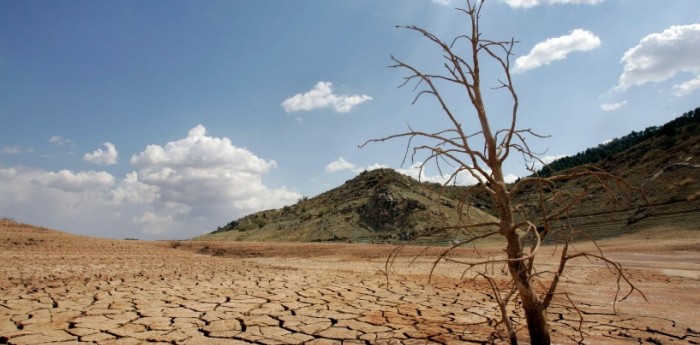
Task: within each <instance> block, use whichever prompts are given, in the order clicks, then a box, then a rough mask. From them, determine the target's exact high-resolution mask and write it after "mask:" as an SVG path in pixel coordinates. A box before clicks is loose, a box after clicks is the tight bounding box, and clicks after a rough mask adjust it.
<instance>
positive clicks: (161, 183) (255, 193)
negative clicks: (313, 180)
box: [131, 125, 300, 224]
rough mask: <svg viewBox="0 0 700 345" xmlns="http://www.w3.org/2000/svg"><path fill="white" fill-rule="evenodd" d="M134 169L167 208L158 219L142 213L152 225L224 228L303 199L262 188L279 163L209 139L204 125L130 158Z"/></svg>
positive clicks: (220, 141)
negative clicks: (205, 223)
mask: <svg viewBox="0 0 700 345" xmlns="http://www.w3.org/2000/svg"><path fill="white" fill-rule="evenodd" d="M131 164H132V165H133V166H134V167H136V168H138V170H137V171H136V175H135V176H134V177H133V179H134V180H136V179H137V180H138V181H140V182H141V183H144V184H146V185H148V186H152V187H155V188H157V190H158V200H157V201H158V202H159V203H160V204H161V205H162V206H163V207H162V211H163V212H161V213H158V215H159V217H149V216H147V215H146V214H145V213H144V216H145V217H146V218H143V217H141V218H138V219H139V221H140V222H145V223H148V224H151V223H153V222H156V221H157V220H158V219H167V220H168V221H170V219H178V218H193V219H203V220H204V219H219V223H220V224H221V222H223V221H230V220H232V219H233V218H235V217H237V216H241V215H243V214H245V213H248V212H253V211H257V210H262V209H267V208H275V207H280V206H283V205H285V204H289V203H292V202H294V201H296V200H297V199H299V197H300V195H299V194H298V193H296V192H293V191H289V190H287V189H285V188H279V189H271V188H268V187H267V186H265V185H264V184H263V182H262V175H263V174H265V173H267V172H268V171H269V170H270V169H272V168H275V167H276V166H277V164H276V163H275V161H266V160H264V159H262V158H259V157H257V156H256V155H255V154H253V153H252V152H250V151H248V150H246V149H243V148H239V147H236V146H235V145H233V143H232V142H231V140H230V139H228V138H216V137H211V136H208V135H207V133H206V128H204V126H202V125H198V126H196V127H194V128H192V129H191V130H190V131H189V133H188V135H187V137H186V138H183V139H180V140H176V141H172V142H169V143H167V144H165V145H164V146H159V145H149V146H148V147H146V149H145V150H143V151H142V152H140V153H138V154H135V155H133V156H132V157H131ZM154 214H155V213H154ZM166 215H168V217H170V218H168V217H165V216H166ZM163 217H165V218H163ZM229 218H230V219H229ZM227 219H228V220H227Z"/></svg>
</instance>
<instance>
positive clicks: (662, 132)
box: [537, 108, 700, 176]
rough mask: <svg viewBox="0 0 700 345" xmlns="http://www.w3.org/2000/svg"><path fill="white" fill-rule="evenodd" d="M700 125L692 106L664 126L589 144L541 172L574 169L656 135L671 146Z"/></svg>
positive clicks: (540, 172)
mask: <svg viewBox="0 0 700 345" xmlns="http://www.w3.org/2000/svg"><path fill="white" fill-rule="evenodd" d="M699 125H700V108H696V109H695V110H691V111H689V112H687V113H685V114H683V115H681V116H680V117H678V118H676V119H674V120H672V121H669V122H668V123H666V124H665V125H663V126H661V127H657V126H651V127H647V128H646V129H645V130H643V131H641V132H636V131H633V132H632V133H630V134H627V135H625V136H623V137H621V138H615V139H613V140H610V141H609V142H606V143H604V144H600V145H598V146H597V147H594V148H589V149H587V150H585V151H583V152H579V153H577V154H575V155H573V156H568V157H562V158H560V159H557V160H555V161H553V162H551V163H549V164H548V165H547V166H545V167H543V168H542V169H540V170H539V171H538V172H537V173H538V175H540V176H551V175H553V174H555V173H557V172H560V171H564V170H567V169H571V168H574V167H577V166H581V165H584V164H595V163H598V162H600V161H602V160H604V159H606V158H608V157H610V156H612V155H614V154H617V153H620V152H623V151H625V150H627V149H629V148H631V147H633V146H635V145H637V144H639V143H641V142H643V141H645V140H648V139H650V138H654V137H661V138H664V140H663V141H662V142H661V145H662V146H663V147H664V148H669V147H671V146H673V145H675V144H676V142H677V141H678V140H683V139H684V138H687V137H688V136H690V135H691V134H693V133H696V132H697V131H698V128H699Z"/></svg>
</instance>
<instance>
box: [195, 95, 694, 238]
mask: <svg viewBox="0 0 700 345" xmlns="http://www.w3.org/2000/svg"><path fill="white" fill-rule="evenodd" d="M583 164H586V165H589V166H592V167H595V168H599V169H602V170H604V171H607V172H610V173H612V174H615V175H617V176H620V177H622V178H623V179H624V180H625V181H626V183H627V184H628V185H629V186H631V187H632V188H634V189H636V190H637V192H635V193H631V194H627V195H619V198H618V200H611V199H610V194H609V193H608V192H609V191H607V190H605V189H599V190H596V191H592V192H591V193H590V194H589V195H588V197H587V198H585V199H584V200H582V201H581V203H580V204H579V205H578V206H577V207H576V208H574V209H572V210H571V212H570V217H569V220H567V221H566V222H565V221H561V222H558V223H556V224H555V228H556V229H562V231H561V233H560V235H561V236H550V237H549V240H550V241H558V240H561V239H562V238H564V237H573V239H574V240H579V239H589V238H594V239H599V238H607V237H614V236H619V235H622V234H625V233H633V232H637V231H640V230H644V229H653V228H659V227H665V228H676V229H679V230H700V108H698V109H695V110H694V111H690V112H688V113H686V114H683V115H682V116H680V117H678V118H677V119H675V120H673V121H670V122H669V123H667V124H665V125H663V126H660V127H649V128H647V129H645V130H644V131H642V132H632V133H630V134H629V135H627V136H625V137H622V138H619V139H614V140H612V141H610V142H608V143H606V144H603V145H600V146H598V147H597V148H593V149H588V150H586V151H584V152H581V153H579V154H576V155H574V156H570V157H565V158H563V159H561V160H558V161H555V162H553V163H552V164H550V165H549V166H547V167H544V168H543V169H542V170H540V172H539V173H541V174H543V175H550V174H566V173H567V172H570V171H571V170H572V169H576V168H577V167H580V166H581V165H583ZM589 182H590V181H587V180H585V179H571V180H567V181H564V182H562V183H561V184H560V185H559V187H560V188H561V189H562V190H565V191H566V190H569V191H571V190H576V189H580V188H586V186H587V185H588V184H589ZM460 197H462V202H461V203H460V201H458V200H459V199H460ZM537 202H538V201H537V191H536V190H534V189H525V190H522V192H521V193H519V194H518V195H514V205H523V206H525V208H527V207H528V206H532V205H536V204H537ZM460 204H465V205H468V207H466V206H465V207H464V209H463V210H461V212H460V210H459V209H460V208H459V207H458V205H460ZM460 214H461V215H462V217H464V218H463V220H469V223H470V224H475V223H481V222H485V221H493V220H495V218H494V217H493V216H491V215H492V214H495V212H494V211H493V210H492V209H491V203H490V199H489V196H488V195H486V194H485V193H484V192H483V191H481V190H480V188H478V187H476V186H472V187H447V188H442V187H441V186H439V185H436V184H429V183H420V182H418V181H416V180H413V179H411V178H410V177H407V176H404V175H401V174H399V173H397V172H395V171H393V170H390V169H379V170H374V171H369V172H363V173H361V174H360V175H358V176H357V177H355V178H354V179H352V180H349V181H347V182H346V183H345V184H343V185H342V186H340V187H338V188H335V189H333V190H330V191H328V192H326V193H323V194H321V195H319V196H317V197H314V198H311V199H303V200H300V201H299V202H298V203H297V204H296V205H293V206H287V207H284V208H282V209H278V210H268V211H263V212H259V213H255V214H251V215H248V216H246V217H243V218H241V219H238V220H235V221H232V222H231V223H229V224H227V225H226V226H223V227H221V228H219V229H218V230H216V231H214V232H212V233H210V234H207V235H204V236H201V237H198V238H197V239H206V240H245V241H323V242H326V241H333V242H339V241H348V242H402V241H409V240H410V241H416V242H433V243H435V242H438V243H439V242H443V243H445V242H446V241H450V240H459V239H460V238H462V237H464V236H461V235H459V234H458V233H456V232H455V231H446V230H445V229H444V227H445V226H446V225H449V224H456V223H457V222H458V220H459V217H460ZM567 222H568V223H567ZM569 224H570V225H572V226H573V228H575V229H576V232H574V233H571V232H570V231H568V230H565V229H566V228H570V227H569V226H568V225H569ZM484 230H486V229H482V231H484ZM460 236H461V237H460Z"/></svg>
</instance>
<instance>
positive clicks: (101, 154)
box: [83, 142, 119, 165]
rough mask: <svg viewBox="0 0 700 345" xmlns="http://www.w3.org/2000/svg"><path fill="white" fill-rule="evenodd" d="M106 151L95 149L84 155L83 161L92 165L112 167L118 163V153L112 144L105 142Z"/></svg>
mask: <svg viewBox="0 0 700 345" xmlns="http://www.w3.org/2000/svg"><path fill="white" fill-rule="evenodd" d="M102 145H104V147H105V149H106V150H102V149H97V150H95V151H93V152H91V153H86V154H85V155H84V156H83V159H84V160H85V161H86V162H88V163H92V164H103V165H114V164H117V161H119V152H117V148H116V147H115V146H114V144H112V143H110V142H106V143H104V144H102Z"/></svg>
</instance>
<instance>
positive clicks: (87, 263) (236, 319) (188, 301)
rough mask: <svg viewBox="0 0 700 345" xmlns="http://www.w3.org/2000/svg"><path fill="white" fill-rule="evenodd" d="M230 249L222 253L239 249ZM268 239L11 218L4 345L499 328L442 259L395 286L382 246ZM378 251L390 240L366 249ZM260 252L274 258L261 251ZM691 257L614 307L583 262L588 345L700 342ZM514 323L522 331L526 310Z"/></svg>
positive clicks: (482, 333)
mask: <svg viewBox="0 0 700 345" xmlns="http://www.w3.org/2000/svg"><path fill="white" fill-rule="evenodd" d="M186 246H187V244H184V245H183V246H182V247H186ZM228 246H229V249H226V248H224V247H221V249H220V250H219V251H217V253H218V254H224V255H226V254H227V253H228V254H231V253H232V252H235V250H233V249H231V248H235V246H240V245H239V244H229V245H228ZM259 246H260V248H259V250H258V251H257V252H256V253H257V255H258V256H257V257H255V256H253V257H251V255H242V256H248V257H247V258H246V257H232V256H230V255H229V256H225V257H217V256H212V255H205V254H199V253H197V252H196V248H195V249H193V250H183V248H173V245H172V244H171V243H167V242H159V243H155V242H139V241H109V240H98V239H86V238H82V237H77V236H70V235H66V234H62V233H57V232H53V231H50V230H43V229H35V228H31V227H27V226H21V225H18V224H16V223H7V222H5V223H3V224H2V226H0V250H1V251H0V262H2V265H0V344H1V343H8V344H44V343H55V344H72V343H98V344H137V343H145V342H150V343H169V344H341V343H342V344H462V343H487V342H488V341H489V338H490V337H491V333H492V331H493V328H492V327H491V326H490V325H489V323H493V322H494V320H495V319H496V318H497V314H496V309H495V307H494V303H493V300H492V295H491V292H490V291H489V290H487V289H484V286H480V285H481V284H482V283H479V282H470V281H467V282H464V281H459V279H455V278H454V276H456V277H458V276H459V273H461V271H459V270H456V269H455V267H450V266H444V267H442V271H440V272H438V276H437V277H438V279H437V281H436V282H433V283H431V284H427V282H426V276H425V273H426V272H427V269H428V268H429V266H428V265H427V264H428V260H427V259H426V260H419V262H417V263H415V264H414V265H413V266H410V267H408V266H407V265H406V263H407V262H408V261H409V260H410V259H411V258H412V257H411V256H407V257H406V258H400V259H399V261H401V260H404V259H405V262H403V263H402V262H399V263H397V265H396V267H397V270H398V271H399V273H402V274H401V275H400V276H392V278H391V279H390V285H389V286H388V287H387V284H386V283H387V281H386V276H385V275H384V274H383V273H382V271H381V270H382V269H383V268H384V266H383V263H384V257H385V256H384V257H382V255H358V251H357V249H348V250H347V251H343V248H344V247H343V246H337V245H336V247H318V248H317V249H318V250H315V249H314V248H315V247H314V246H323V245H305V246H304V247H294V248H297V250H296V252H295V253H288V252H285V251H284V250H279V248H277V250H268V251H266V249H270V248H271V247H270V246H269V245H259ZM329 248H330V249H332V250H329ZM348 248H349V247H348ZM273 249H274V248H273ZM379 249H381V250H382V251H384V250H386V249H385V248H375V249H372V248H368V249H366V252H367V253H370V252H371V251H372V250H379ZM227 250H228V251H227ZM314 251H316V252H322V253H325V254H327V253H328V252H329V251H330V252H332V251H339V252H337V253H336V254H335V255H333V256H327V255H325V254H324V255H314V253H313V252H314ZM248 253H249V252H248ZM265 253H271V255H272V256H270V255H263V256H259V255H260V254H265ZM300 253H302V254H300ZM384 253H385V254H386V252H384ZM684 253H686V254H687V255H688V257H689V259H688V260H686V263H687V264H688V265H691V266H687V265H686V266H684V267H685V268H683V270H684V272H686V273H687V272H691V276H690V277H688V274H685V277H673V276H668V275H664V274H663V273H662V272H661V270H662V269H661V268H658V267H651V268H649V267H647V268H643V267H640V268H637V269H635V270H636V271H635V272H633V273H635V278H636V281H637V282H638V284H639V285H640V287H641V288H643V289H644V288H646V290H645V292H647V294H648V297H649V299H650V302H648V303H647V302H644V301H643V300H642V299H641V298H640V297H639V296H635V297H632V298H630V299H629V300H628V301H625V302H621V303H619V304H618V308H619V313H618V314H616V315H613V314H611V313H612V310H611V308H610V303H609V302H611V301H610V300H609V297H610V296H611V294H613V293H614V284H615V282H614V280H611V279H610V276H609V275H606V273H605V272H606V271H605V270H604V269H603V268H602V267H598V266H580V267H575V268H574V269H573V274H575V275H577V276H578V277H579V279H578V280H576V279H573V280H569V281H567V283H566V285H565V286H564V288H563V289H564V290H566V291H568V292H569V293H570V295H571V296H572V297H573V298H574V299H576V300H577V301H580V302H581V312H582V313H583V315H582V316H583V317H584V320H583V327H582V330H583V332H584V335H585V337H586V338H585V339H586V340H585V343H588V344H601V343H613V344H618V343H619V344H636V343H652V344H653V343H657V344H671V343H678V344H687V343H700V334H698V333H697V331H698V329H699V328H700V327H698V326H700V324H699V322H698V320H699V319H700V313H698V311H697V310H698V306H700V297H698V296H700V286H699V285H700V282H698V280H697V277H693V276H692V272H695V273H697V267H696V266H697V265H700V262H697V261H698V252H697V251H695V252H692V251H691V252H684ZM688 253H690V254H688ZM623 254H624V253H623ZM231 255H232V254H231ZM620 257H621V258H622V259H623V260H624V259H625V258H626V257H625V256H624V255H622V254H621V256H620ZM694 264H697V265H696V266H692V265H694ZM688 267H690V269H688ZM402 268H404V269H402ZM598 280H600V281H606V282H607V283H605V284H602V283H600V282H599V281H598ZM591 285H596V289H597V291H600V292H596V293H595V294H594V293H593V292H592V289H591ZM679 289H682V290H683V291H684V293H683V294H676V295H669V294H668V291H671V290H679ZM601 294H602V295H601ZM601 298H607V299H608V300H601ZM599 300H600V301H599ZM565 301H566V299H565V298H562V300H561V301H560V302H561V303H559V305H557V306H555V307H554V312H553V313H551V314H550V318H551V320H552V322H551V323H552V327H553V336H554V339H555V342H556V343H575V341H576V340H577V339H578V337H580V334H579V333H578V331H577V330H576V328H577V326H578V325H579V322H581V321H580V316H581V315H579V313H578V312H577V311H576V310H575V309H573V308H571V307H570V306H568V305H567V303H565ZM515 322H516V325H518V327H520V328H521V330H520V333H521V334H522V335H523V336H524V335H525V333H526V332H525V330H524V329H522V327H524V325H523V322H522V320H519V319H517V318H516V320H515ZM494 341H495V342H496V343H501V342H503V341H502V340H499V339H495V340H494Z"/></svg>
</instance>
